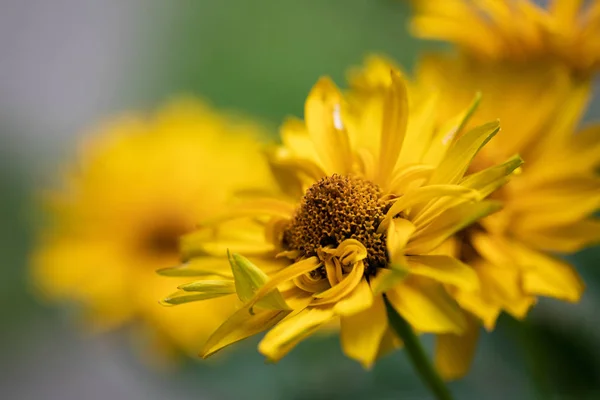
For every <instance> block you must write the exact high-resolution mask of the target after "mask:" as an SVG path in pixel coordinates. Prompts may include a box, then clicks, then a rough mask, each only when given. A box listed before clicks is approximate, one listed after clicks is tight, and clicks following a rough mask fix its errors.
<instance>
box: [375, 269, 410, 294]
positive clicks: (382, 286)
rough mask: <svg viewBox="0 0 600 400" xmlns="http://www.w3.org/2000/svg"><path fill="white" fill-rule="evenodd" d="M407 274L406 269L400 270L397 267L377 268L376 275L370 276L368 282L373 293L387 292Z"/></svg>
mask: <svg viewBox="0 0 600 400" xmlns="http://www.w3.org/2000/svg"><path fill="white" fill-rule="evenodd" d="M407 276H408V269H406V270H405V271H400V270H399V269H383V268H381V269H379V270H378V271H377V275H375V276H374V277H371V279H370V281H369V283H370V285H371V290H372V291H373V294H375V295H378V294H381V293H384V292H387V291H388V290H390V289H391V288H393V287H394V286H396V285H398V284H399V283H400V282H402V281H403V280H404V279H406V277H407Z"/></svg>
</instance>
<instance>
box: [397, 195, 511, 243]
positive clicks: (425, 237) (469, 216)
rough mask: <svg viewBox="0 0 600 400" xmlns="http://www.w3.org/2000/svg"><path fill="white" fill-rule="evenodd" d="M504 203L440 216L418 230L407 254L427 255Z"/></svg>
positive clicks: (469, 207)
mask: <svg viewBox="0 0 600 400" xmlns="http://www.w3.org/2000/svg"><path fill="white" fill-rule="evenodd" d="M501 208H502V203H500V202H497V201H481V202H477V203H474V204H471V203H466V204H461V205H459V206H457V207H454V208H451V209H449V210H447V211H445V212H444V213H442V214H441V215H440V216H438V217H437V218H436V219H435V220H434V221H433V222H432V223H431V224H429V225H427V226H425V227H423V228H422V229H420V230H417V232H416V233H415V234H413V236H412V238H411V241H410V242H409V243H408V245H407V246H406V250H405V253H406V254H427V253H429V252H430V251H432V250H434V249H435V248H436V247H437V246H439V245H440V244H442V243H443V242H444V241H445V240H446V239H448V238H449V237H450V236H452V235H454V234H455V233H456V232H458V231H460V230H462V229H464V228H466V227H467V226H469V225H471V224H472V223H474V222H476V221H478V220H480V219H481V218H483V217H486V216H488V215H490V214H492V213H493V212H495V211H498V210H500V209H501Z"/></svg>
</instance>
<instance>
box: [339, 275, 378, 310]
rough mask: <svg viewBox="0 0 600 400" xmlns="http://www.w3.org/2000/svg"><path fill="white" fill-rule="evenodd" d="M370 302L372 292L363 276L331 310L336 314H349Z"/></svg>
mask: <svg viewBox="0 0 600 400" xmlns="http://www.w3.org/2000/svg"><path fill="white" fill-rule="evenodd" d="M372 304H373V292H371V287H370V286H369V283H368V282H367V280H366V279H364V278H363V279H362V280H361V281H360V283H359V284H358V285H357V286H356V288H355V289H354V290H353V291H352V293H350V294H349V295H348V296H346V297H344V298H343V299H342V300H340V301H338V302H337V304H336V305H335V306H334V307H333V311H335V313H336V314H337V315H343V316H349V315H353V314H356V313H359V312H362V311H364V310H365V309H367V308H369V307H371V305H372Z"/></svg>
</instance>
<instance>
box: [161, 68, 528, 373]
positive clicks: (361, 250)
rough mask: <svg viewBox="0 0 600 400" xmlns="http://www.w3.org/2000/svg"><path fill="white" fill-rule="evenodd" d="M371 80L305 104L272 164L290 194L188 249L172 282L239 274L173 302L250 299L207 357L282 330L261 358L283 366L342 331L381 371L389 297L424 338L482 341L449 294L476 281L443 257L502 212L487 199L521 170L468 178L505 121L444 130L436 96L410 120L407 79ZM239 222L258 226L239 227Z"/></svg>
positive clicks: (250, 205)
mask: <svg viewBox="0 0 600 400" xmlns="http://www.w3.org/2000/svg"><path fill="white" fill-rule="evenodd" d="M384 70H385V68H384ZM366 72H367V73H364V74H363V73H361V72H359V74H358V76H355V79H354V84H355V88H354V90H353V91H352V92H351V93H349V94H348V96H344V95H342V93H340V91H339V90H338V89H337V88H336V87H335V85H334V84H333V83H332V82H331V81H330V80H329V79H326V78H323V79H321V80H320V81H319V82H318V83H317V84H316V85H315V87H314V88H313V89H312V91H311V93H310V94H309V96H308V99H307V101H306V105H305V121H300V120H295V119H292V120H289V121H287V122H286V123H285V124H284V126H283V127H282V131H281V136H282V141H283V145H282V146H280V147H277V148H275V149H273V151H272V154H271V163H272V168H273V170H274V172H275V176H276V177H277V178H278V181H279V186H280V190H279V191H278V192H275V193H271V194H268V193H267V194H264V195H263V196H253V197H250V198H247V199H246V200H245V201H242V202H240V203H238V204H235V205H234V206H232V208H231V210H230V211H229V212H225V213H223V214H222V215H219V216H217V217H215V218H212V219H208V220H204V221H203V222H202V226H204V227H208V228H210V230H209V231H210V232H211V233H212V235H211V236H209V235H207V234H206V232H205V231H203V230H200V231H198V232H196V233H193V234H191V235H188V236H187V237H186V238H185V239H184V240H183V247H184V257H185V258H191V261H190V262H189V263H188V264H186V265H183V266H181V267H179V268H175V269H172V270H169V274H171V275H176V274H178V273H179V274H181V275H188V276H189V275H191V274H192V273H193V271H190V268H193V269H195V271H196V272H197V273H199V274H201V273H204V271H203V270H202V267H201V266H198V265H195V263H202V260H203V257H204V255H205V254H211V253H213V252H214V251H216V250H217V248H220V249H225V248H227V249H231V251H232V252H233V253H232V254H230V255H229V258H230V264H231V275H230V276H229V277H223V278H221V279H209V280H207V279H201V280H198V281H195V282H191V283H189V284H188V285H183V286H181V287H180V291H179V292H176V293H174V294H173V295H172V296H171V297H169V298H167V299H165V302H167V303H169V302H170V301H171V299H178V298H180V297H182V296H191V295H192V293H195V294H197V295H199V296H203V297H205V298H206V297H218V296H222V295H225V294H233V293H237V296H238V297H239V299H240V300H241V301H243V302H244V305H243V307H241V308H240V309H239V310H238V311H236V312H235V313H234V314H232V316H231V317H229V319H228V320H227V321H226V322H225V323H224V324H223V325H221V327H220V328H219V329H218V330H217V331H216V332H215V333H214V334H213V335H212V337H211V338H210V339H209V340H208V342H207V343H206V346H205V347H204V350H203V351H202V354H203V355H204V356H208V355H210V354H212V353H214V352H216V351H218V350H219V349H221V348H223V347H224V346H227V345H230V344H232V343H234V342H236V341H239V340H241V339H244V338H246V337H248V336H251V335H254V334H257V333H259V332H261V331H265V330H269V329H270V330H269V332H268V333H267V334H266V336H265V337H264V339H263V340H262V341H261V343H260V345H259V351H260V352H261V353H263V354H264V355H265V356H266V357H267V358H268V359H269V360H271V361H277V360H279V359H281V358H282V357H284V356H285V355H286V354H287V353H288V352H289V351H290V350H291V349H292V348H293V347H294V346H295V345H296V344H297V343H298V342H300V341H301V340H303V339H304V338H306V337H308V336H309V335H311V334H313V333H314V332H315V331H317V330H319V329H321V328H322V327H324V326H327V325H329V324H330V322H331V321H339V322H340V327H341V331H340V335H341V342H342V347H343V350H344V352H345V353H346V354H347V355H348V356H349V357H351V358H353V359H355V360H357V361H359V362H360V363H361V364H362V365H364V366H365V367H369V366H371V365H372V364H373V363H374V361H375V360H376V359H377V358H378V357H379V356H381V355H382V354H385V353H387V352H389V351H391V350H393V349H394V348H397V347H398V346H399V345H400V341H399V339H398V337H397V336H396V334H395V333H394V331H393V330H392V329H391V327H390V326H389V324H388V318H387V313H386V307H385V300H384V299H385V298H387V301H389V303H390V304H391V305H392V306H393V307H394V308H395V310H396V311H397V312H398V313H399V314H400V315H401V316H403V317H404V319H405V320H406V321H408V322H409V323H410V324H411V325H412V327H413V328H414V329H415V330H416V331H418V332H424V333H435V334H440V335H442V336H443V335H444V334H448V333H453V334H463V333H464V332H465V331H467V330H469V326H470V325H471V320H470V319H469V318H468V316H466V315H465V313H464V312H463V311H462V310H461V308H460V307H459V306H458V304H457V303H456V301H454V299H453V298H452V297H451V296H450V295H449V294H448V292H447V290H446V288H447V287H449V288H462V289H463V290H469V291H475V290H477V289H478V287H479V282H478V279H477V275H476V274H475V273H474V271H473V269H472V268H471V267H469V266H467V265H465V264H463V263H461V262H459V261H458V260H456V259H455V258H452V257H450V256H448V255H446V254H442V253H441V252H439V251H438V253H437V254H433V252H434V251H435V250H436V249H439V248H440V246H441V245H442V244H443V243H444V242H445V241H446V239H448V238H449V237H451V236H452V235H453V234H454V233H456V232H457V231H459V230H461V229H462V228H464V227H465V226H467V225H469V224H471V223H473V222H475V221H477V220H478V219H480V218H482V217H484V216H486V215H489V214H490V213H492V212H494V211H496V210H497V209H498V208H499V204H498V203H497V202H495V201H485V200H483V199H484V198H485V197H486V196H487V195H488V194H489V193H491V192H493V191H494V190H495V189H497V188H498V187H499V186H501V185H502V184H504V183H505V182H506V180H507V179H508V176H509V175H510V174H511V173H512V171H513V170H514V169H516V168H518V166H519V165H520V163H521V161H520V159H519V158H518V157H510V158H508V159H507V160H503V161H504V163H502V164H500V165H498V166H493V167H491V168H489V169H486V170H485V171H483V172H480V173H477V174H474V175H469V176H464V175H465V172H466V171H467V168H468V167H469V164H470V162H471V160H472V159H473V157H474V156H475V155H476V154H477V152H478V151H479V150H480V149H481V148H482V146H484V145H485V144H486V143H487V142H488V141H489V140H490V139H491V138H492V137H493V136H494V135H495V134H496V133H497V132H498V129H499V126H498V123H497V122H489V123H486V124H484V125H481V126H479V127H476V128H474V129H471V130H468V131H465V129H464V127H465V125H466V123H467V121H468V119H469V118H470V116H471V114H472V113H473V111H474V108H475V104H474V105H472V106H467V107H466V109H465V110H461V112H460V113H458V115H455V116H453V118H451V119H449V120H448V121H447V123H446V124H444V125H442V126H434V124H433V122H434V121H435V120H436V117H435V107H434V105H435V101H434V100H435V98H430V99H424V100H423V101H412V99H411V102H410V110H409V99H408V93H407V87H406V83H405V81H404V78H403V77H402V76H401V75H400V74H399V72H398V71H395V70H391V68H387V70H386V74H385V76H382V77H378V76H376V75H373V74H369V71H366ZM372 79H374V81H372ZM456 135H459V136H460V138H459V139H457V140H453V138H454V137H455V136H456ZM235 221H245V222H246V223H247V224H248V227H247V228H246V229H237V228H236V229H232V228H231V227H229V226H228V224H231V223H234V222H235ZM240 253H241V254H245V255H247V256H249V257H251V259H248V258H246V257H244V256H242V255H241V254H240ZM208 272H210V271H208ZM449 350H452V349H449V348H447V347H445V345H442V348H441V350H440V357H441V358H443V359H444V360H446V361H448V362H456V361H455V360H447V359H446V358H445V357H447V356H450V357H453V356H454V355H453V353H452V352H451V351H449Z"/></svg>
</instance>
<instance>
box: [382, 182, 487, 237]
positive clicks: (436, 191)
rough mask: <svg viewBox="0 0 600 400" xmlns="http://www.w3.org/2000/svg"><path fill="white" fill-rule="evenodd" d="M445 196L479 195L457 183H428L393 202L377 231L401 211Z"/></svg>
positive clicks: (384, 229)
mask: <svg viewBox="0 0 600 400" xmlns="http://www.w3.org/2000/svg"><path fill="white" fill-rule="evenodd" d="M445 196H451V197H464V198H476V197H478V196H479V193H478V192H476V191H475V190H473V189H469V188H465V187H462V186H458V185H429V186H423V187H420V188H417V189H415V190H413V191H411V192H409V193H405V194H404V195H403V196H402V197H399V198H398V199H397V200H396V201H395V202H394V204H393V205H392V206H391V207H390V209H389V210H388V211H387V213H386V215H385V218H384V220H383V221H382V222H381V224H379V228H377V231H378V232H379V233H383V232H385V231H386V229H388V227H389V224H390V221H391V220H392V219H393V218H394V217H395V216H396V215H398V214H399V213H400V212H401V211H404V210H406V209H408V208H410V207H413V206H415V205H417V204H422V203H427V202H429V201H431V200H436V199H439V198H441V197H445Z"/></svg>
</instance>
